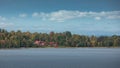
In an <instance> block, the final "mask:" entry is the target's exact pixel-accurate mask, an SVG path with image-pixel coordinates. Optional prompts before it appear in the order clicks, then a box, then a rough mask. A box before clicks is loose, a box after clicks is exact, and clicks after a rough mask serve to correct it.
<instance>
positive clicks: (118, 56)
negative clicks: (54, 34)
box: [0, 48, 120, 68]
mask: <svg viewBox="0 0 120 68" xmlns="http://www.w3.org/2000/svg"><path fill="white" fill-rule="evenodd" d="M0 68H120V48H28V49H27V48H23V49H0Z"/></svg>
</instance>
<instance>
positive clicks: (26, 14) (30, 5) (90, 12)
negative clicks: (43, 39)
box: [0, 0, 120, 36]
mask: <svg viewBox="0 0 120 68" xmlns="http://www.w3.org/2000/svg"><path fill="white" fill-rule="evenodd" d="M119 6H120V0H0V28H2V29H6V30H8V31H12V30H14V31H17V30H21V31H23V32H24V31H30V32H38V33H39V32H42V33H49V32H51V31H54V32H64V31H71V32H72V34H80V35H96V36H101V35H108V36H111V35H120V7H119Z"/></svg>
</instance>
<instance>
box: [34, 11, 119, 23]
mask: <svg viewBox="0 0 120 68" xmlns="http://www.w3.org/2000/svg"><path fill="white" fill-rule="evenodd" d="M32 16H33V17H40V18H42V19H43V20H49V21H57V22H64V21H66V20H70V19H76V18H83V17H84V18H93V19H95V20H101V19H120V11H107V12H105V11H102V12H92V11H89V12H81V11H69V10H59V11H56V12H51V13H44V12H40V13H39V12H34V13H33V14H32Z"/></svg>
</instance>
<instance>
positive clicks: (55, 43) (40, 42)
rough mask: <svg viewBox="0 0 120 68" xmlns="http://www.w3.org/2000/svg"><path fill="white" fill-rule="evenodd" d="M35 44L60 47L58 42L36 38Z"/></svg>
mask: <svg viewBox="0 0 120 68" xmlns="http://www.w3.org/2000/svg"><path fill="white" fill-rule="evenodd" d="M34 44H35V45H38V46H51V47H58V44H57V42H45V41H41V40H35V42H34Z"/></svg>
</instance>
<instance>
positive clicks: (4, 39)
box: [0, 29, 120, 48]
mask: <svg viewBox="0 0 120 68" xmlns="http://www.w3.org/2000/svg"><path fill="white" fill-rule="evenodd" d="M20 47H120V36H118V35H113V36H94V35H92V36H86V35H78V34H72V33H71V32H70V31H66V32H63V33H55V32H53V31H52V32H50V33H49V34H48V33H38V32H34V33H31V32H29V31H27V32H22V31H20V30H18V31H16V32H15V31H10V32H8V31H7V30H5V29H0V48H20Z"/></svg>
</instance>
